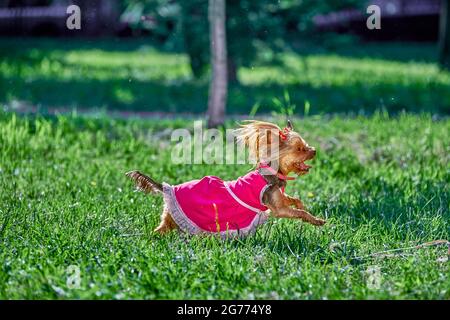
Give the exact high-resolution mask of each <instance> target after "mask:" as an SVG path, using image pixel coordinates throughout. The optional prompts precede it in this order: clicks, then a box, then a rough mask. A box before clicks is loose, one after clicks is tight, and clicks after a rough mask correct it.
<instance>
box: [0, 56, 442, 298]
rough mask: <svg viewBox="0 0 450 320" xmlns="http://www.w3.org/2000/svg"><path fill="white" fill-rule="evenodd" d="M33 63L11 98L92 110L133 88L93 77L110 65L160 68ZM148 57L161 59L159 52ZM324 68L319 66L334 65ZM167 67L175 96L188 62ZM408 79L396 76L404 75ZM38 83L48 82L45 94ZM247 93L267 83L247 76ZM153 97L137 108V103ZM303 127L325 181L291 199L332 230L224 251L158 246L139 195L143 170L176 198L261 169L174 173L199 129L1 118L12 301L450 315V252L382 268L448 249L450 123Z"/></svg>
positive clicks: (298, 226) (304, 184)
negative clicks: (177, 191) (174, 160)
mask: <svg viewBox="0 0 450 320" xmlns="http://www.w3.org/2000/svg"><path fill="white" fill-rule="evenodd" d="M23 52H24V56H23V59H24V60H25V61H26V59H28V58H29V57H31V56H35V57H36V61H37V63H36V65H29V66H28V65H26V64H21V66H22V67H20V68H21V69H20V68H19V65H20V64H15V62H14V61H11V60H10V59H9V60H8V59H6V62H5V60H2V62H0V64H1V70H2V74H3V75H4V76H5V75H6V73H8V72H10V73H9V76H8V75H6V76H7V77H8V79H10V81H16V83H19V80H18V79H19V78H17V77H18V72H19V70H20V75H21V76H23V77H24V78H25V79H28V78H27V74H28V72H30V75H29V77H30V78H29V81H30V82H28V83H30V86H29V89H27V90H25V89H24V88H25V87H27V85H25V84H23V85H22V86H23V87H21V88H12V89H11V90H8V91H7V92H6V94H11V95H13V96H14V94H17V95H19V96H20V94H24V93H25V92H26V93H27V94H30V96H29V97H30V98H31V97H33V99H37V100H39V99H43V103H49V102H52V100H51V99H55V101H53V102H55V103H56V102H58V103H60V102H61V103H64V102H68V101H70V99H74V101H75V100H78V99H75V98H77V94H79V93H84V96H83V95H82V96H81V97H80V102H81V103H83V102H85V101H90V100H89V99H88V97H89V96H90V95H91V96H92V93H90V92H89V90H87V89H88V88H90V85H92V88H97V89H99V90H100V91H101V90H106V87H104V86H102V85H101V84H105V83H110V84H111V83H117V84H118V88H120V87H121V86H120V85H119V84H123V83H126V81H128V80H127V74H121V73H120V71H112V69H111V67H110V66H109V65H108V64H107V65H101V64H99V63H100V61H102V60H101V59H100V60H99V63H94V62H93V60H92V59H94V57H95V56H100V57H106V56H107V57H109V58H110V61H114V62H115V64H116V66H118V65H124V64H125V65H128V64H129V63H130V64H132V65H133V68H132V69H129V72H130V74H134V75H136V76H137V75H138V74H139V72H143V73H146V72H148V70H147V69H149V68H150V67H149V65H147V63H148V62H147V60H148V59H141V58H139V54H137V53H136V54H135V56H133V59H132V58H127V59H129V61H125V60H124V55H123V54H121V53H119V52H113V53H107V52H103V51H92V49H88V50H86V51H69V52H64V51H61V52H56V53H55V57H59V58H58V59H61V60H57V59H56V58H55V60H51V59H47V58H42V57H40V56H39V52H40V51H39V50H33V49H31V48H30V49H27V50H24V51H23ZM81 52H82V54H81ZM144 55H145V56H146V57H148V56H154V57H157V56H158V55H159V53H157V52H154V51H152V50H151V49H149V50H148V51H145V54H144ZM91 58H92V59H91ZM134 58H135V59H134ZM171 59H173V60H171ZM311 59H312V60H311V64H312V65H315V64H316V63H317V64H320V63H319V62H318V61H315V60H314V59H316V58H311ZM317 59H319V58H317ZM327 59H331V60H327V61H330V62H331V61H332V59H334V58H331V57H330V58H327ZM43 61H47V62H43ZM53 61H60V62H58V63H56V62H53ZM164 61H174V63H173V64H171V63H169V65H170V66H168V67H167V68H168V69H167V70H171V72H166V71H164V70H161V71H160V77H161V79H166V80H167V81H169V82H170V81H175V80H174V79H172V78H171V77H172V76H173V74H174V73H178V74H180V75H185V76H186V78H189V73H188V71H187V68H186V66H185V58H183V57H179V56H172V57H164ZM314 61H315V62H314ZM349 61H350V62H351V60H349ZM313 62H314V63H313ZM350 62H349V63H350ZM140 64H143V65H144V66H143V68H139V65H140ZM178 64H180V65H179V66H178V67H177V65H178ZM75 65H77V66H78V67H75ZM8 66H12V67H11V69H8ZM402 66H403V65H402V64H401V63H392V67H393V68H394V69H395V68H400V69H402V68H403V67H402ZM322 67H323V68H327V66H324V65H322ZM339 67H340V68H346V67H347V66H345V65H341V66H339ZM18 68H19V69H18ZM89 68H91V70H95V72H92V74H91V72H88V71H89ZM317 68H318V67H317ZM433 68H434V67H433V66H431V65H428V64H424V65H423V72H425V73H427V72H429V74H430V77H431V75H433V74H435V73H434V71H433V70H434V69H433ZM44 69H45V70H46V72H43V71H42V70H44ZM163 69H164V68H163ZM8 70H9V71H8ZM36 70H41V71H42V72H39V75H38V76H37V78H33V77H34V76H33V75H35V74H36ZM122 70H127V69H126V68H125V69H122ZM415 70H417V69H414V68H413V69H412V70H411V71H407V69H404V71H405V72H407V73H408V75H409V76H408V80H407V79H405V81H410V82H411V83H413V84H411V85H414V86H415V85H418V83H421V85H426V83H427V82H426V81H427V80H426V79H422V77H420V76H419V75H417V76H416V77H412V76H411V75H413V74H415V72H416V71H415ZM380 72H381V71H380ZM392 72H393V74H396V72H394V71H392ZM85 75H89V78H88V79H85V78H84V76H85ZM397 76H398V77H401V75H399V74H397ZM410 76H411V77H410ZM435 76H436V77H437V78H434V79H435V80H433V81H438V82H439V81H441V82H442V83H443V82H446V81H448V75H437V73H436V74H435ZM53 77H56V79H58V81H56V82H55V81H52V78H53ZM102 77H104V79H103V80H102ZM337 77H338V76H337ZM380 77H381V75H380ZM109 78H112V80H107V79H109ZM242 78H243V79H244V80H245V81H253V80H251V78H252V75H251V74H250V73H247V74H246V73H245V72H244V71H243V74H242ZM134 79H136V78H134ZM438 79H439V80H438ZM335 80H336V78H335ZM34 81H38V82H39V83H41V84H42V83H46V84H47V85H48V86H47V87H46V89H47V90H59V92H61V93H66V92H65V91H61V90H62V89H63V88H64V84H65V83H66V84H67V85H69V84H71V83H72V84H73V83H74V82H75V83H78V84H80V88H78V89H77V90H76V91H74V92H67V94H68V95H69V96H68V98H67V99H68V100H64V98H59V95H58V94H56V93H54V92H51V91H45V89H42V90H44V91H42V92H39V90H38V86H34V85H33V83H34ZM134 81H136V80H134ZM286 81H287V80H286ZM318 81H324V80H323V79H321V80H320V79H319V80H318ZM336 81H337V80H336ZM353 81H356V82H358V81H362V79H359V76H355V78H354V79H353ZM369 82H370V81H369ZM81 84H83V85H81ZM111 85H112V84H111ZM140 85H141V86H133V87H130V88H133V89H130V90H140V89H139V88H142V90H143V88H144V87H147V83H146V82H143V83H141V84H140ZM342 85H345V84H342ZM111 88H114V85H112V86H111ZM433 88H435V89H436V90H438V88H439V86H438V85H437V84H436V83H435V84H434V85H433ZM14 90H18V91H14ZM23 90H25V91H23ZM108 90H109V89H108ZM117 90H119V89H117ZM124 90H126V88H125V89H124ZM149 90H151V87H150V88H149ZM45 92H47V93H49V94H48V96H47V95H46V94H45ZM75 92H76V93H75ZM113 92H116V91H115V90H113ZM133 92H134V91H131V93H132V94H131V95H130V97H132V98H133V99H134V98H135V97H136V96H135V95H134V94H133ZM136 92H137V91H136ZM2 94H5V92H3V91H2ZM102 94H104V92H103V93H102V92H99V94H98V97H97V99H99V100H98V101H101V100H100V97H101V95H102ZM147 94H148V93H145V92H142V93H139V95H138V96H137V99H138V100H137V101H140V100H139V99H141V98H143V97H149V96H148V95H147ZM165 94H168V91H164V92H163V93H162V96H164V95H165ZM193 94H195V93H193ZM445 94H446V95H447V98H448V94H449V93H448V92H447V93H445ZM125 96H126V95H125ZM11 97H12V96H11ZM109 98H110V99H112V98H111V97H109ZM441 98H442V97H441ZM83 99H85V100H83ZM161 99H163V98H161ZM430 99H438V97H433V96H431V95H430ZM93 101H97V100H95V97H94V99H93ZM108 101H112V100H108ZM116 101H119V100H116ZM133 101H134V100H133ZM161 101H163V100H161ZM135 103H136V105H137V104H138V103H137V102H135ZM147 103H151V101H147ZM280 124H281V123H280ZM233 125H234V124H233V122H231V121H230V122H229V123H228V124H227V126H229V127H231V126H233ZM294 125H295V126H296V127H297V128H299V131H300V132H301V133H302V134H303V136H304V138H305V139H306V140H307V141H309V142H310V144H311V145H313V146H316V147H317V149H318V156H317V158H316V159H315V160H314V161H313V163H312V164H313V165H314V169H313V170H312V172H311V174H309V175H307V176H305V177H302V178H300V179H298V180H295V181H294V182H292V183H289V185H288V188H287V192H288V193H290V194H293V195H299V196H300V198H302V199H303V200H304V202H305V203H306V204H307V206H308V207H309V208H310V210H311V212H313V213H314V214H316V215H317V216H320V217H323V218H326V219H327V221H328V223H327V225H326V226H324V227H323V228H315V227H313V226H311V225H307V224H304V223H302V222H299V221H288V220H269V222H267V223H266V224H265V225H264V226H262V227H261V228H260V229H259V230H258V232H257V233H256V234H255V235H253V236H250V237H248V238H245V239H242V240H228V241H223V240H220V239H217V238H216V237H213V236H211V237H189V236H185V235H181V234H178V233H172V234H170V235H169V236H167V237H161V236H158V235H155V234H153V233H152V229H153V228H154V227H155V226H156V225H157V223H158V220H159V213H160V211H161V207H162V200H161V198H159V197H152V196H145V195H143V194H141V193H135V192H133V190H132V189H133V188H132V186H131V183H130V182H129V181H128V180H127V179H126V177H125V176H124V172H126V171H127V170H130V169H135V168H139V169H140V170H142V171H144V172H146V173H148V174H150V175H151V176H152V177H154V178H155V179H158V180H160V181H167V182H169V183H172V184H176V183H180V182H182V181H186V180H189V179H193V178H199V177H202V176H204V175H218V176H220V177H222V178H224V179H233V178H235V177H236V176H237V175H239V174H243V173H245V172H246V171H247V170H249V169H250V167H249V166H248V165H243V166H229V165H215V166H213V165H192V166H188V165H177V166H176V165H172V164H171V159H170V155H171V148H170V146H171V143H170V139H169V137H170V132H169V130H167V129H173V128H175V127H187V128H192V122H190V121H188V120H171V121H169V120H139V119H129V120H123V119H117V118H109V117H108V116H99V117H88V116H77V115H75V114H74V115H66V116H58V117H50V118H43V117H40V116H38V117H35V116H28V117H20V116H17V115H15V114H13V113H6V112H1V113H0V150H1V154H0V190H1V192H0V261H2V263H1V264H0V299H20V298H30V299H36V298H44V299H53V298H60V299H70V298H93V299H106V298H113V299H114V298H116V299H129V298H139V299H140V298H145V299H155V298H157V299H160V298H170V299H172V298H177V299H192V298H223V299H236V298H243V299H246V298H248V299H253V298H268V299H353V298H355V299H364V298H379V299H387V298H393V299H397V298H411V299H450V277H449V273H450V267H449V262H448V252H447V251H448V249H447V247H446V246H432V247H426V248H421V249H411V250H404V251H401V252H400V253H401V254H398V255H394V254H390V255H389V254H387V255H381V256H373V257H370V256H369V255H371V254H373V253H376V252H380V251H384V250H389V249H395V248H404V247H411V246H415V245H419V244H421V243H425V242H429V241H434V240H438V239H449V238H450V234H449V233H450V212H449V190H448V181H449V179H450V177H449V173H450V172H449V166H448V164H449V151H450V148H449V147H450V146H449V139H450V137H449V132H450V121H449V120H448V119H446V118H438V117H432V116H430V115H427V114H420V115H411V114H399V115H398V116H396V117H389V116H388V115H387V114H386V113H375V114H374V115H372V116H370V117H366V116H355V117H350V118H342V117H337V116H309V117H306V118H302V119H299V118H297V119H295V121H294ZM69 266H75V267H77V268H79V271H80V280H81V282H80V286H79V288H71V287H70V286H69V287H68V285H67V280H68V278H70V277H71V276H72V275H73V273H72V271H70V269H69V270H68V267H69Z"/></svg>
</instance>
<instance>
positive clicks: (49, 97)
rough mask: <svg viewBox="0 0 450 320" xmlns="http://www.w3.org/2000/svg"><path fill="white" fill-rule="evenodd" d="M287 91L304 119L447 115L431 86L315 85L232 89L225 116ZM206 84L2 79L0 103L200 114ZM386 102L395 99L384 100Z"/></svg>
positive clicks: (444, 96) (442, 96) (441, 89)
mask: <svg viewBox="0 0 450 320" xmlns="http://www.w3.org/2000/svg"><path fill="white" fill-rule="evenodd" d="M285 90H287V91H288V92H289V93H290V97H291V101H292V102H293V103H294V104H296V105H297V106H298V107H299V108H298V112H299V113H303V108H302V106H303V104H304V103H305V101H309V102H310V104H311V106H312V108H311V111H310V114H320V113H358V112H361V111H363V113H368V114H370V113H372V112H373V111H375V110H377V109H380V108H385V109H386V110H388V111H389V112H392V113H396V112H398V111H401V110H405V111H410V112H431V113H440V114H449V113H450V101H448V100H449V96H448V87H447V86H445V85H440V84H435V85H433V86H430V87H429V88H423V89H420V90H416V89H414V88H413V87H408V86H399V85H398V86H397V85H388V84H378V85H372V86H369V85H363V84H361V85H351V86H345V85H342V86H339V87H334V86H321V87H313V86H311V85H303V84H301V85H300V84H299V85H295V84H294V85H278V84H267V85H260V86H254V85H252V86H245V85H232V86H231V87H230V92H229V99H228V110H227V111H228V113H230V114H248V113H249V112H250V110H251V109H252V107H253V106H254V104H255V103H257V102H258V103H260V105H261V107H260V108H259V110H258V111H259V112H270V111H272V107H271V106H272V99H273V98H274V97H281V96H282V95H283V92H284V91H285ZM207 97H208V85H207V84H205V83H202V82H200V81H185V82H180V83H173V84H171V83H164V82H160V81H136V80H134V81H131V82H130V81H129V80H128V79H124V80H92V79H86V80H69V81H66V82H65V81H56V80H52V79H36V80H33V81H24V79H22V78H19V77H12V78H6V79H5V78H4V79H2V81H1V83H0V101H3V102H8V101H11V100H19V101H27V102H29V103H31V104H33V105H36V106H41V107H43V108H44V109H45V108H53V107H75V108H82V109H83V108H106V109H109V110H127V111H161V112H192V113H201V112H204V111H205V110H206V105H207ZM389 97H396V98H395V99H394V98H389Z"/></svg>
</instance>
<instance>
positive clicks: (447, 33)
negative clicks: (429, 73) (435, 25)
mask: <svg viewBox="0 0 450 320" xmlns="http://www.w3.org/2000/svg"><path fill="white" fill-rule="evenodd" d="M440 25H441V29H440V43H439V47H440V59H439V60H440V64H441V66H442V68H445V69H449V70H450V0H442V7H441V18H440Z"/></svg>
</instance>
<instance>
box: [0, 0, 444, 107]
mask: <svg viewBox="0 0 450 320" xmlns="http://www.w3.org/2000/svg"><path fill="white" fill-rule="evenodd" d="M372 2H373V3H376V4H379V5H380V6H381V7H382V30H375V31H368V30H367V28H366V19H367V17H368V14H367V13H366V7H367V4H368V1H367V0H341V1H335V0H323V1H314V0H283V1H280V0H261V1H251V0H228V1H226V36H227V46H228V48H227V49H228V50H227V55H228V57H227V60H228V64H227V69H228V70H227V74H228V80H229V95H228V103H227V114H255V113H257V112H258V113H270V112H272V111H273V109H274V107H275V105H276V103H275V104H274V99H275V100H277V99H278V100H279V102H280V103H281V105H282V107H283V108H284V109H290V110H292V111H291V112H293V113H297V114H300V115H302V114H307V113H308V114H320V113H373V112H374V111H376V110H380V109H382V110H387V111H389V112H393V113H396V112H400V111H402V110H406V111H410V112H411V111H412V112H422V111H426V112H430V113H440V114H448V113H450V90H449V86H450V74H449V72H447V71H445V68H446V67H448V61H449V58H448V57H449V51H450V50H449V48H450V45H449V43H450V42H449V40H448V39H449V34H450V32H448V31H447V30H449V29H450V28H449V26H448V25H449V23H448V21H450V19H444V18H443V17H447V16H448V10H444V9H445V6H441V4H444V3H448V0H445V1H444V0H442V1H441V0H413V1H406V0H374V1H372ZM372 2H371V3H372ZM70 3H77V4H79V5H80V6H81V7H82V8H88V9H87V10H85V11H87V12H88V14H85V15H83V28H82V30H80V31H76V32H69V31H67V29H66V27H65V20H66V18H67V14H66V12H65V8H66V7H67V5H68V4H70ZM44 6H48V7H49V9H48V11H45V10H44V11H43V10H42V8H44ZM17 7H26V8H29V12H28V11H27V10H21V11H20V12H19V11H13V9H14V8H17ZM33 7H39V10H40V11H39V12H40V14H41V17H40V18H39V17H37V18H36V16H37V15H38V14H37V11H36V12H33V11H31V10H32V9H30V8H33ZM1 8H9V10H10V11H7V10H6V11H5V10H4V11H3V15H2V17H3V18H1V17H0V34H1V35H3V36H5V35H6V37H0V55H1V57H2V61H0V103H3V104H5V105H6V106H7V107H11V106H13V107H14V108H16V109H18V108H21V107H24V106H26V107H30V106H31V107H32V108H38V109H40V110H44V109H46V108H48V109H51V108H69V109H71V108H78V109H92V108H103V109H108V110H120V111H127V112H128V111H133V112H135V111H141V112H187V113H204V112H205V111H206V109H207V102H208V81H209V79H210V75H211V66H210V39H209V23H208V1H206V0H185V1H181V0H145V1H144V0H116V1H106V0H98V1H96V2H95V3H94V2H91V1H87V0H73V1H68V0H67V1H66V0H45V1H44V0H42V1H41V0H23V1H9V0H0V9H1ZM2 10H3V9H2ZM411 10H412V11H414V12H415V16H412V15H411V14H410V13H411V12H412V11H411ZM18 12H19V14H21V15H22V16H20V17H16V20H14V15H17V14H18ZM27 12H28V13H27ZM42 12H44V13H45V14H42ZM402 12H403V13H402ZM404 12H407V13H408V12H409V13H408V14H406V13H404ZM8 14H9V15H10V16H8ZM27 14H28V16H30V17H31V16H33V17H34V18H26V19H24V17H25V16H26V15H27ZM44 16H45V17H44ZM49 16H52V17H54V18H52V19H50V18H46V17H49ZM439 16H441V19H439ZM5 17H6V18H5ZM318 17H320V19H318ZM439 20H440V21H439ZM8 21H9V22H8ZM11 21H15V22H14V23H11ZM439 22H440V23H439ZM5 23H6V24H5ZM8 23H9V24H8ZM439 34H440V41H439V44H438V37H439ZM18 35H19V36H20V37H17V36H18ZM23 36H26V37H23ZM30 36H31V37H30ZM36 36H40V37H41V38H36ZM42 36H45V37H43V38H42ZM69 39H70V41H68V40H69ZM61 92H63V93H64V94H63V95H62V94H59V93H61ZM285 93H287V96H289V99H288V101H289V103H287V100H286V99H284V98H282V97H285V96H286V94H285ZM280 98H281V99H280ZM283 101H284V102H283ZM277 108H278V109H279V108H280V106H278V107H277Z"/></svg>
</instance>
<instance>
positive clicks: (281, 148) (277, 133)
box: [236, 121, 316, 175]
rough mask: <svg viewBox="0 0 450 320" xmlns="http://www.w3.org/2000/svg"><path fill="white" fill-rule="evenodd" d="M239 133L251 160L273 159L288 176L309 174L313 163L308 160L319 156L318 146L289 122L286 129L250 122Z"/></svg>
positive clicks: (265, 160) (238, 130)
mask: <svg viewBox="0 0 450 320" xmlns="http://www.w3.org/2000/svg"><path fill="white" fill-rule="evenodd" d="M236 135H237V137H238V141H240V142H242V143H244V144H245V145H246V146H247V147H248V148H249V155H250V157H251V158H252V159H254V160H255V161H256V162H257V163H259V162H270V163H271V164H272V167H273V164H276V165H278V171H280V172H281V173H283V174H285V175H287V174H288V173H290V172H294V173H296V174H298V175H304V174H306V173H308V171H309V169H310V168H311V166H309V165H307V164H306V163H305V161H308V160H311V159H313V158H314V157H315V155H316V149H315V148H313V147H311V146H310V145H309V144H308V143H307V142H306V141H305V140H304V139H303V138H302V137H301V136H300V134H299V133H298V132H296V131H295V130H294V128H293V126H292V123H291V122H290V121H288V123H287V126H286V127H285V128H284V129H281V128H280V127H278V126H277V125H275V124H273V123H269V122H262V121H247V122H246V123H245V124H244V125H241V128H240V129H237V130H236Z"/></svg>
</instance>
